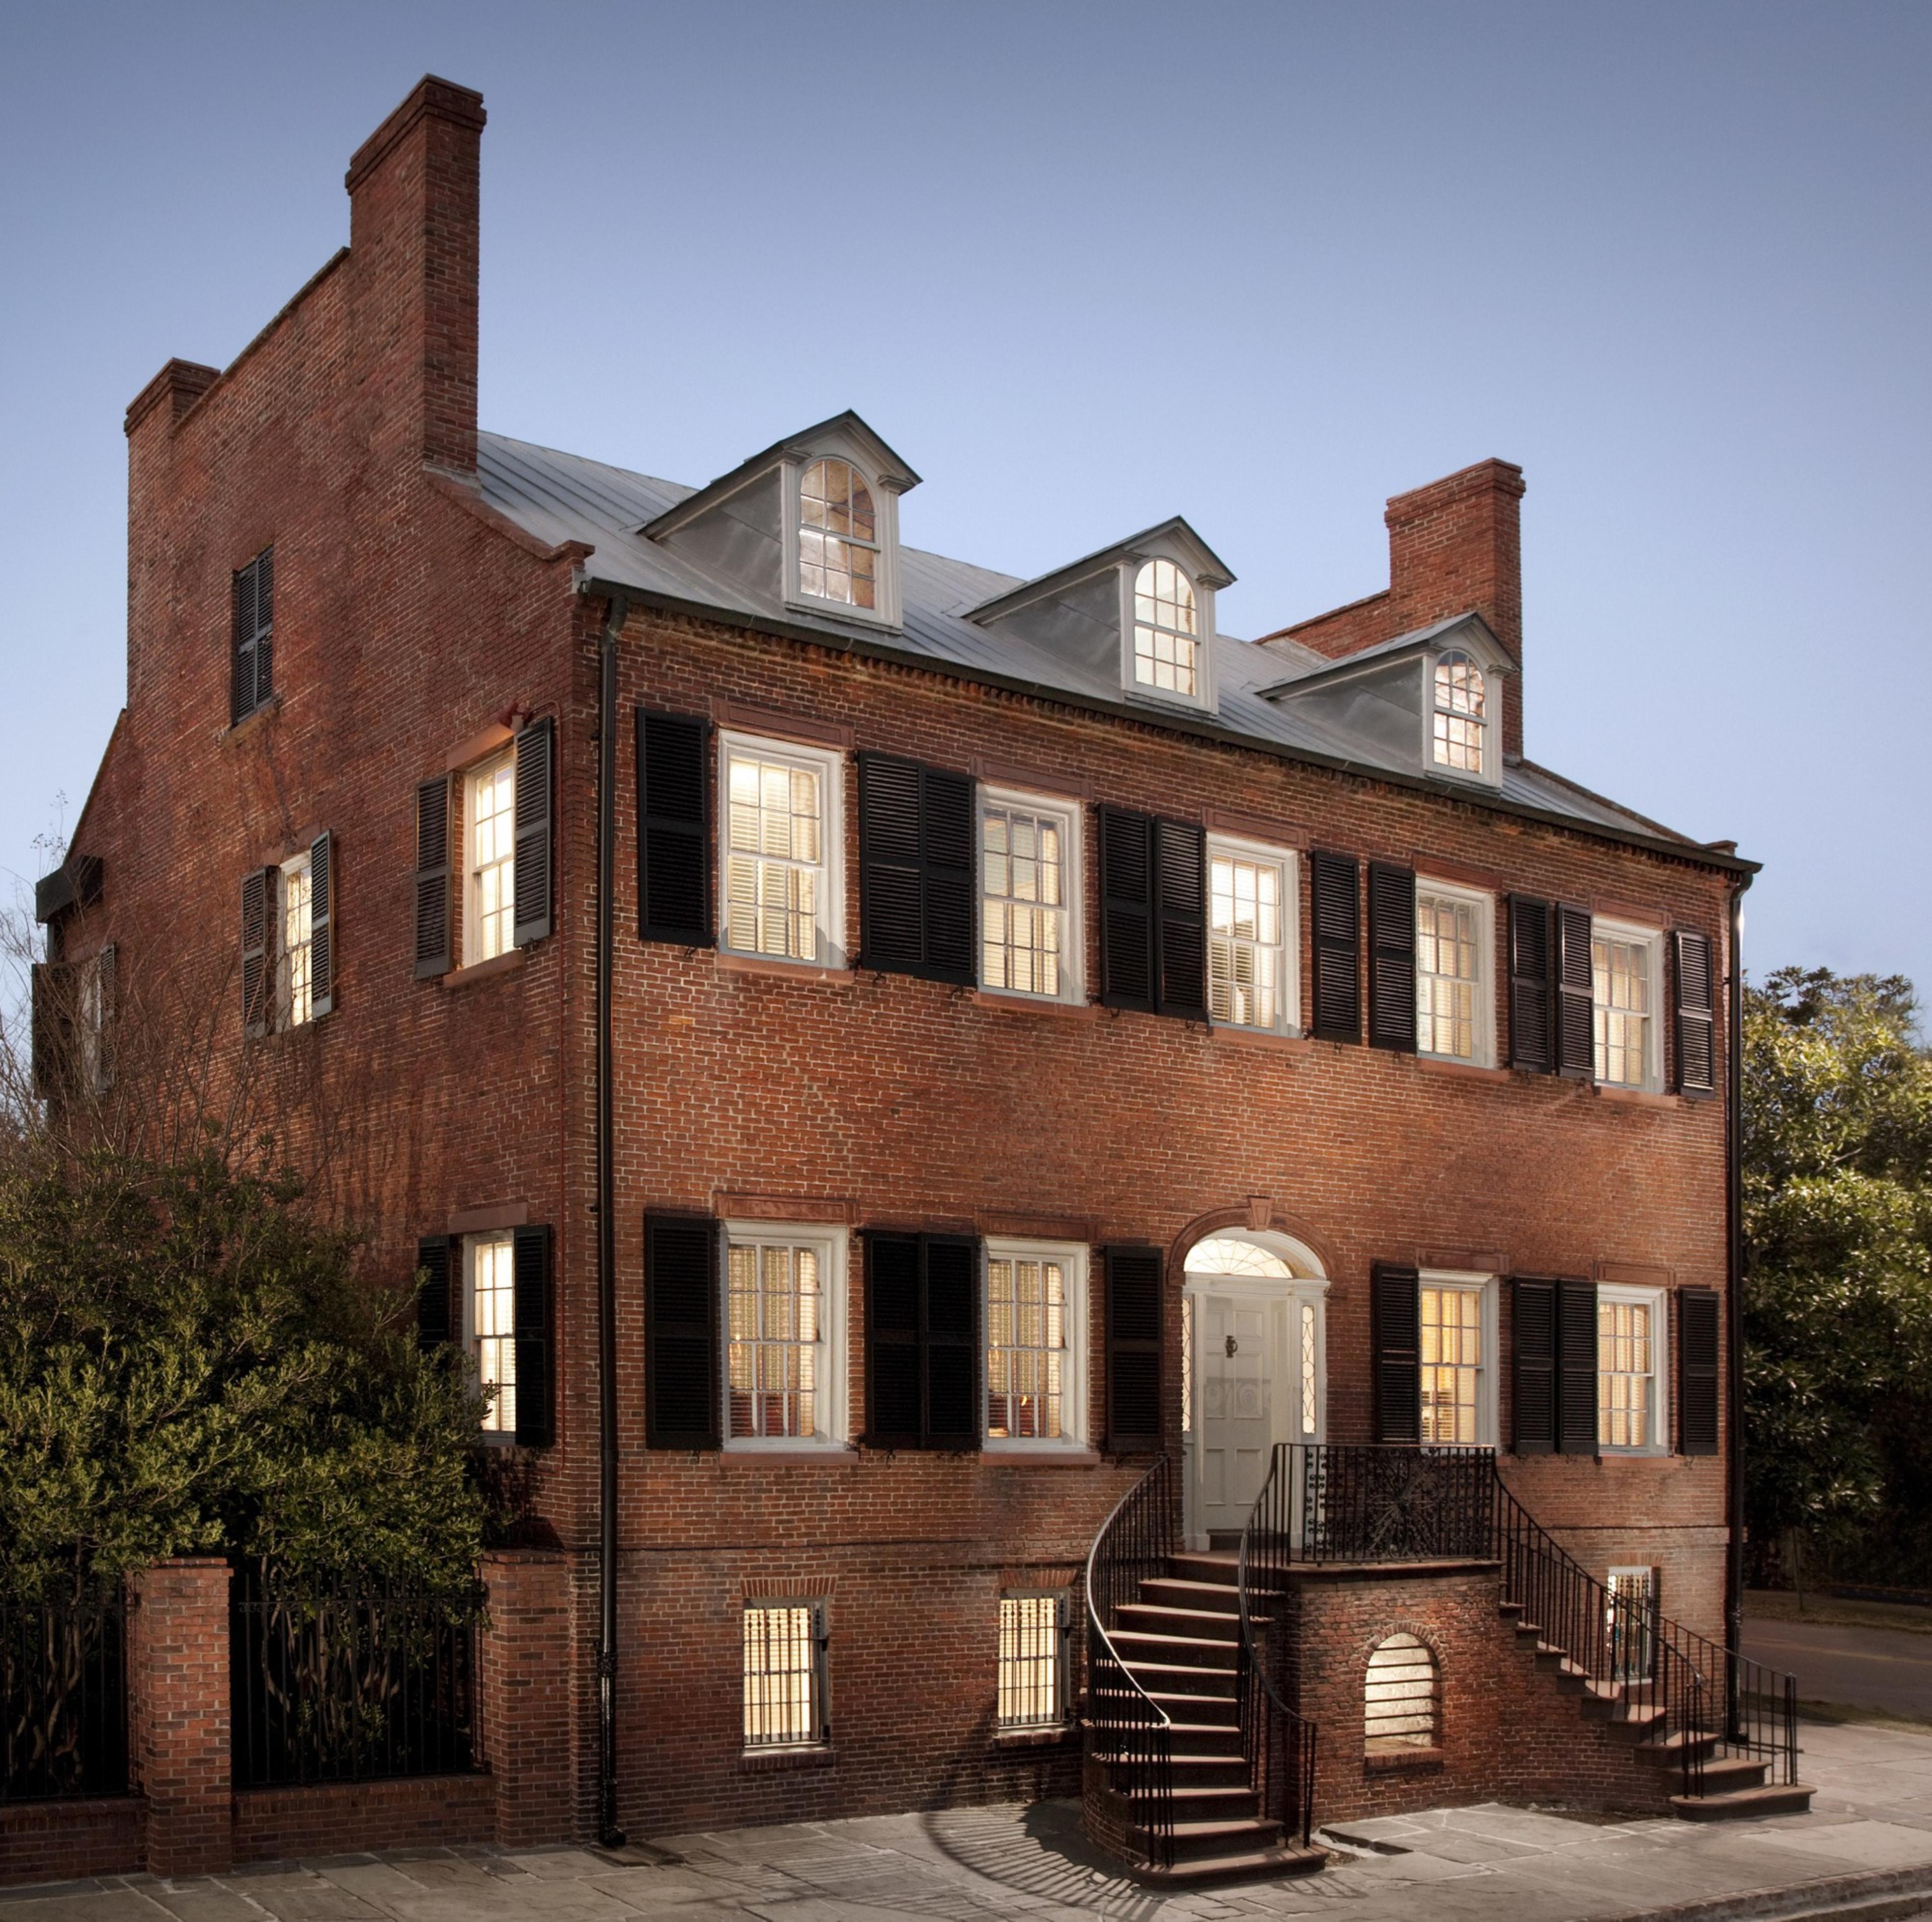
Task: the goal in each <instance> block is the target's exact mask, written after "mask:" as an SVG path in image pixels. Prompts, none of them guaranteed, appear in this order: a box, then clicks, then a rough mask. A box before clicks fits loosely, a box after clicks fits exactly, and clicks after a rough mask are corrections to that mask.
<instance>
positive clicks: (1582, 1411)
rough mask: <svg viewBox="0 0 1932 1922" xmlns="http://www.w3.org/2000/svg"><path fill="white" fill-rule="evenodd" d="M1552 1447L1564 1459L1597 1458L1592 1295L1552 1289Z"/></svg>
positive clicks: (1564, 1286) (1587, 1285) (1570, 1286)
mask: <svg viewBox="0 0 1932 1922" xmlns="http://www.w3.org/2000/svg"><path fill="white" fill-rule="evenodd" d="M1556 1445H1557V1447H1559V1449H1561V1450H1562V1452H1563V1453H1565V1454H1566V1455H1594V1454H1595V1453H1596V1452H1597V1291H1596V1288H1595V1285H1593V1284H1592V1283H1591V1282H1558V1283H1557V1284H1556Z"/></svg>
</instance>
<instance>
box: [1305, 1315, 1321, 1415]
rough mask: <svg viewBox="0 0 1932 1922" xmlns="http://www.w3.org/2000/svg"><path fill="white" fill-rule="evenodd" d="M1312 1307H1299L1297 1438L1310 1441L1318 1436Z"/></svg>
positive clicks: (1317, 1361) (1318, 1389)
mask: <svg viewBox="0 0 1932 1922" xmlns="http://www.w3.org/2000/svg"><path fill="white" fill-rule="evenodd" d="M1319 1339H1320V1337H1319V1335H1318V1334H1317V1333H1316V1320H1315V1304H1314V1303H1313V1302H1312V1301H1304V1303H1302V1304H1301V1438H1302V1440H1303V1441H1313V1440H1314V1439H1315V1438H1316V1435H1318V1434H1319V1432H1321V1425H1322V1373H1321V1369H1322V1361H1321V1356H1320V1354H1319V1351H1317V1349H1316V1342H1318V1340H1319Z"/></svg>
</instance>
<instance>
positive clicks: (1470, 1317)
mask: <svg viewBox="0 0 1932 1922" xmlns="http://www.w3.org/2000/svg"><path fill="white" fill-rule="evenodd" d="M1418 1300H1419V1305H1420V1307H1421V1335H1422V1356H1421V1360H1422V1384H1421V1385H1422V1440H1423V1443H1424V1446H1428V1445H1430V1444H1434V1445H1435V1446H1436V1447H1471V1446H1478V1445H1481V1444H1487V1443H1490V1442H1492V1441H1494V1440H1495V1438H1496V1412H1495V1408H1496V1390H1495V1380H1496V1377H1495V1369H1494V1367H1493V1363H1492V1360H1491V1356H1492V1354H1493V1351H1494V1348H1495V1345H1496V1332H1495V1312H1494V1308H1493V1302H1494V1293H1493V1290H1492V1288H1491V1287H1490V1284H1489V1282H1487V1279H1477V1278H1475V1277H1473V1276H1448V1275H1433V1274H1430V1273H1428V1272H1427V1271H1426V1270H1425V1271H1424V1273H1423V1275H1422V1276H1421V1288H1420V1292H1419V1297H1418Z"/></svg>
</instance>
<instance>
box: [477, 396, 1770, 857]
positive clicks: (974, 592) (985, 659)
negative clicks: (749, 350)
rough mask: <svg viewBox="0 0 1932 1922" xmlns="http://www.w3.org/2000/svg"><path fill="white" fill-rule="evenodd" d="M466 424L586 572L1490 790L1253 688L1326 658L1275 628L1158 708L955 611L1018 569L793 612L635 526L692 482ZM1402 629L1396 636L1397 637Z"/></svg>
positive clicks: (1085, 697)
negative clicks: (866, 604) (879, 623)
mask: <svg viewBox="0 0 1932 1922" xmlns="http://www.w3.org/2000/svg"><path fill="white" fill-rule="evenodd" d="M476 438H477V447H476V464H477V478H478V483H479V485H480V487H481V494H482V498H483V499H484V502H485V503H486V504H487V505H489V506H490V507H491V508H494V509H495V510H496V511H497V512H498V513H499V514H503V515H504V516H505V517H507V518H508V519H509V520H512V521H514V523H516V524H517V526H520V527H521V528H522V529H523V530H524V531H525V532H526V533H528V534H529V535H532V537H533V538H536V539H538V540H540V541H544V542H546V543H547V544H550V545H552V546H555V545H557V544H561V543H562V542H564V541H579V542H581V543H582V544H584V545H585V546H587V547H590V548H592V550H593V552H592V555H591V557H590V559H589V560H588V561H586V562H585V563H584V571H585V574H586V576H588V577H592V578H594V579H595V580H598V581H601V582H607V583H610V584H611V585H612V586H620V587H625V588H628V589H632V590H634V592H637V593H638V594H640V595H643V596H644V597H646V598H658V599H662V600H665V601H671V602H676V603H680V604H684V605H685V606H688V607H693V608H698V609H703V610H711V611H714V612H715V613H718V614H720V615H721V616H724V617H725V618H726V619H733V618H736V619H740V620H742V621H744V622H748V623H749V624H751V625H755V626H759V627H763V628H777V629H778V630H779V631H782V632H785V633H789V634H804V635H810V634H823V636H824V637H826V640H829V641H831V642H832V643H835V644H837V645H840V646H847V645H850V644H853V643H856V644H857V645H859V646H862V647H863V648H865V649H868V651H877V652H888V653H892V654H896V655H900V656H902V657H904V658H910V659H913V660H919V659H925V660H929V661H932V662H934V663H935V664H942V665H947V666H951V667H958V668H962V669H964V670H966V671H967V672H968V673H972V674H974V675H990V676H997V677H998V679H1001V680H1002V681H1006V682H1017V683H1019V684H1022V685H1031V686H1034V687H1037V688H1040V689H1041V690H1043V691H1060V692H1062V693H1064V694H1067V695H1069V696H1070V697H1073V698H1074V699H1076V700H1079V702H1081V703H1082V705H1087V706H1094V705H1098V706H1106V707H1107V708H1108V709H1111V710H1112V711H1114V712H1128V713H1131V714H1132V715H1133V716H1134V717H1135V718H1137V719H1139V720H1142V721H1148V722H1149V723H1151V724H1154V725H1160V724H1170V725H1172V726H1175V727H1177V728H1178V729H1180V730H1182V731H1186V732H1193V733H1199V732H1200V731H1202V727H1203V725H1204V724H1206V725H1207V726H1208V727H1209V728H1210V729H1211V730H1214V731H1216V732H1218V733H1220V734H1223V735H1225V736H1234V737H1235V738H1236V739H1247V740H1250V741H1252V742H1254V743H1255V744H1256V745H1259V746H1262V747H1265V748H1271V749H1274V750H1277V751H1279V750H1280V749H1283V748H1286V749H1289V750H1290V751H1296V750H1299V751H1302V752H1304V753H1307V754H1310V755H1311V756H1313V757H1319V759H1321V760H1325V761H1328V762H1334V763H1344V764H1347V765H1349V766H1352V767H1355V768H1358V769H1361V770H1363V771H1364V772H1378V773H1387V774H1390V775H1394V776H1396V777H1397V778H1400V779H1402V780H1403V781H1407V782H1409V783H1412V784H1419V785H1423V786H1426V787H1429V788H1430V789H1431V790H1436V791H1439V792H1442V793H1445V794H1452V795H1454V796H1456V797H1457V798H1458V799H1463V800H1474V801H1477V802H1482V801H1484V800H1486V799H1491V798H1493V796H1494V795H1495V793H1496V790H1492V789H1472V788H1471V787H1469V786H1468V785H1466V784H1462V783H1458V782H1453V781H1447V780H1443V779H1440V778H1433V777H1431V776H1430V775H1427V773H1425V772H1424V771H1423V770H1422V769H1420V768H1419V767H1418V766H1415V765H1413V764H1409V763H1403V762H1400V761H1398V760H1395V759H1394V758H1392V757H1391V756H1390V755H1389V754H1388V751H1386V750H1385V749H1384V748H1381V747H1380V746H1379V745H1376V743H1374V742H1370V741H1369V740H1368V739H1365V738H1364V737H1363V736H1361V735H1358V734H1356V733H1353V732H1352V731H1351V730H1348V729H1346V728H1343V727H1339V726H1337V725H1336V724H1334V722H1333V721H1331V720H1329V719H1328V718H1325V717H1323V716H1320V715H1315V714H1312V713H1308V712H1303V711H1301V709H1299V708H1298V706H1297V705H1296V704H1295V703H1279V702H1276V701H1272V700H1263V699H1262V697H1261V696H1260V693H1259V690H1260V689H1262V688H1274V689H1277V690H1279V689H1280V688H1281V686H1282V685H1283V682H1284V680H1289V681H1292V680H1293V679H1295V667H1296V665H1297V664H1298V662H1299V663H1301V664H1303V665H1304V669H1305V671H1307V673H1310V674H1313V673H1317V672H1319V671H1321V670H1325V669H1328V668H1331V667H1334V665H1335V664H1336V663H1334V661H1331V660H1330V659H1329V658H1327V657H1326V656H1325V655H1319V654H1316V652H1313V650H1312V649H1308V648H1306V647H1303V646H1300V645H1299V644H1298V643H1292V642H1291V643H1287V644H1286V646H1284V645H1283V643H1280V642H1279V641H1277V643H1274V645H1273V646H1269V647H1265V648H1264V647H1261V646H1257V645H1256V644H1255V643H1253V642H1251V641H1245V640H1236V639H1235V638H1233V637H1231V636H1229V635H1227V634H1215V635H1214V637H1213V640H1212V644H1213V646H1214V664H1215V670H1216V674H1217V679H1218V684H1219V688H1220V710H1219V712H1218V714H1217V715H1205V714H1199V713H1196V712H1193V711H1192V710H1187V711H1181V712H1175V713H1173V714H1169V713H1168V712H1165V711H1163V709H1160V708H1159V707H1157V706H1154V705H1152V704H1151V703H1142V702H1138V701H1130V700H1129V699H1128V698H1127V696H1126V695H1125V694H1124V693H1123V691H1122V690H1121V686H1120V684H1119V682H1118V681H1117V680H1115V679H1112V678H1111V677H1109V676H1103V675H1100V674H1096V673H1092V672H1091V671H1090V670H1087V669H1085V668H1084V667H1082V666H1081V665H1080V664H1079V663H1077V662H1074V661H1068V660H1067V659H1065V658H1063V657H1061V655H1057V654H1055V653H1053V652H1051V651H1050V650H1049V649H1045V648H1043V647H1039V646H1034V645H1033V644H1031V643H1029V642H1028V641H1027V640H1025V639H1024V638H1022V637H1020V636H1019V635H1016V634H1010V633H998V632H995V631H992V630H991V629H989V628H984V627H981V626H980V625H977V623H975V622H972V621H969V620H968V619H965V613H966V611H967V610H969V609H971V608H973V607H977V606H979V605H980V604H981V603H983V602H984V601H989V600H991V599H992V598H995V596H997V595H1001V594H1004V593H1007V592H1010V590H1012V589H1014V588H1016V587H1019V586H1025V584H1026V583H1025V582H1024V581H1023V580H1021V579H1020V578H1019V577H1017V576H1015V575H1013V574H1001V573H999V572H998V571H995V570H994V569H993V568H983V567H975V566H974V565H971V563H970V562H966V561H958V560H951V559H947V557H946V556H944V555H941V554H934V553H927V552H926V551H925V550H922V549H920V548H917V547H904V546H901V548H900V549H899V581H900V598H901V626H900V627H899V628H898V630H896V631H892V630H883V629H880V628H877V627H874V626H872V625H869V624H867V623H863V622H841V621H839V620H838V619H837V618H836V617H835V616H821V615H817V614H811V613H801V612H800V611H799V610H798V609H797V608H796V607H788V606H787V605H785V604H784V603H783V602H781V601H779V600H778V599H777V598H774V597H768V596H766V595H762V594H760V593H758V592H755V591H754V590H753V589H750V588H748V586H746V585H745V583H744V582H743V581H742V580H738V579H736V578H734V577H730V576H728V575H725V574H718V573H714V572H712V571H710V570H709V569H707V568H700V567H698V566H697V565H694V564H693V563H692V562H691V561H689V560H688V559H685V557H684V556H682V555H680V554H678V553H674V552H673V551H671V550H670V548H669V547H667V546H666V545H664V544H661V543H659V542H657V541H648V540H646V539H645V538H643V536H642V535H640V534H639V533H638V532H637V529H639V528H640V527H642V526H643V525H644V524H645V523H646V522H649V521H651V520H655V519H656V517H658V515H659V514H662V513H664V511H666V510H667V509H668V508H672V507H674V506H675V505H676V504H677V503H678V502H679V501H682V500H684V499H687V498H688V496H691V495H692V494H694V493H697V491H698V490H697V488H694V487H685V486H682V485H681V484H679V483H678V482H676V481H663V480H656V479H653V478H651V477H650V476H649V475H643V474H634V473H632V472H630V471H629V470H628V469H625V468H622V467H613V466H607V465H606V464H605V463H603V462H601V461H598V460H586V458H584V457H583V456H581V455H580V454H564V453H560V452H559V451H556V449H554V448H547V447H539V446H537V445H534V444H533V443H532V442H529V441H523V440H513V439H510V438H508V436H505V435H502V434H493V433H479V434H478V436H477V437H476ZM1413 638H1414V637H1411V636H1403V637H1399V639H1400V640H1403V641H1407V640H1412V639H1413ZM1394 644H1395V643H1388V646H1394ZM1382 651H1384V650H1383V649H1377V650H1376V652H1382ZM1284 670H1286V672H1285V671H1284ZM1501 798H1502V800H1503V801H1504V802H1505V803H1508V804H1511V805H1513V806H1514V807H1515V808H1520V809H1523V810H1527V811H1531V812H1533V813H1535V814H1541V815H1544V816H1546V817H1552V818H1554V819H1557V820H1565V821H1570V822H1574V823H1577V824H1578V825H1580V826H1586V827H1589V828H1591V829H1595V830H1596V831H1598V832H1601V833H1609V834H1610V835H1614V836H1616V838H1619V839H1629V840H1633V841H1643V842H1646V843H1649V844H1666V845H1667V846H1670V847H1672V848H1673V850H1677V851H1681V852H1682V853H1685V854H1687V855H1696V856H1702V857H1703V858H1704V859H1707V860H1710V861H1712V862H1713V863H1714V864H1715V865H1723V866H1736V867H1746V868H1748V867H1749V866H1751V865H1752V864H1751V863H1748V862H1740V861H1739V860H1738V859H1736V857H1735V856H1727V855H1724V854H1723V853H1719V852H1717V851H1716V850H1713V849H1712V848H1711V847H1708V846H1707V845H1706V844H1703V843H1701V842H1698V841H1693V840H1691V839H1690V838H1688V836H1686V835H1680V834H1678V833H1676V832H1675V831H1673V829H1669V828H1665V827H1661V826H1659V825H1658V823H1656V822H1655V821H1652V820H1647V819H1646V818H1645V817H1643V815H1641V814H1636V813H1634V812H1632V811H1631V810H1629V809H1628V808H1621V807H1619V806H1618V805H1616V803H1615V802H1612V801H1609V800H1607V799H1604V797H1603V796H1600V795H1597V794H1593V793H1590V792H1589V790H1587V789H1585V788H1582V787H1578V786H1577V785H1576V784H1574V783H1573V782H1571V781H1565V780H1564V779H1563V778H1562V776H1560V775H1556V774H1553V773H1551V772H1550V771H1549V770H1547V769H1544V768H1540V767H1538V766H1535V764H1534V763H1529V762H1520V763H1517V764H1515V765H1514V766H1512V765H1508V764H1506V765H1505V767H1504V769H1503V778H1502V790H1501Z"/></svg>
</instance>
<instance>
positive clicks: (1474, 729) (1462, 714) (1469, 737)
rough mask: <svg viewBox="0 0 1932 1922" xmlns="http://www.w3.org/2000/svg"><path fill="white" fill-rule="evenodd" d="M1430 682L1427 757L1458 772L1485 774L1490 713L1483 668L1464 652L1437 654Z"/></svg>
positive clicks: (1439, 765) (1436, 763)
mask: <svg viewBox="0 0 1932 1922" xmlns="http://www.w3.org/2000/svg"><path fill="white" fill-rule="evenodd" d="M1431 682H1432V686H1433V690H1434V694H1433V700H1432V701H1431V703H1430V706H1431V709H1432V712H1431V713H1430V734H1429V742H1430V751H1429V757H1430V760H1431V761H1432V762H1433V763H1435V765H1436V766H1438V767H1446V768H1449V769H1453V770H1454V772H1456V773H1458V774H1484V775H1486V774H1487V773H1488V772H1489V771H1490V769H1489V743H1488V741H1487V739H1486V738H1485V736H1486V730H1487V728H1488V726H1489V713H1488V701H1487V696H1486V694H1485V691H1484V686H1483V670H1481V668H1480V667H1478V666H1477V665H1476V664H1475V661H1472V660H1471V659H1470V658H1469V655H1466V654H1463V653H1460V652H1458V653H1454V654H1444V655H1438V656H1437V658H1436V671H1435V673H1434V675H1433V676H1432V677H1431Z"/></svg>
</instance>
